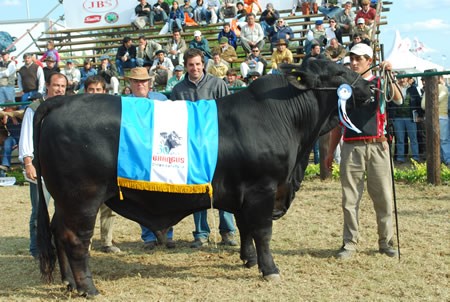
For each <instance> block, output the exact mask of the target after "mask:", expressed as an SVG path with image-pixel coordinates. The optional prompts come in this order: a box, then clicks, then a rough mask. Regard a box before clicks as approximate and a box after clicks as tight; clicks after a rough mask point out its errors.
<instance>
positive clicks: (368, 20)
mask: <svg viewBox="0 0 450 302" xmlns="http://www.w3.org/2000/svg"><path fill="white" fill-rule="evenodd" d="M376 16H377V11H376V9H374V8H372V7H370V0H362V1H361V9H360V10H359V11H357V12H356V16H355V23H356V24H358V22H359V19H360V18H362V19H364V23H365V24H366V25H367V26H370V27H373V25H374V23H375V18H376Z"/></svg>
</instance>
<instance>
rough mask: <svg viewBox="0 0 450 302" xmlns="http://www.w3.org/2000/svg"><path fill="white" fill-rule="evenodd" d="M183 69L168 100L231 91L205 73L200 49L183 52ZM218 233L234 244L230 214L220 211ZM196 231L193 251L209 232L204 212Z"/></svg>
mask: <svg viewBox="0 0 450 302" xmlns="http://www.w3.org/2000/svg"><path fill="white" fill-rule="evenodd" d="M184 66H185V68H186V70H187V75H186V76H185V77H184V80H183V81H181V82H180V83H178V84H177V85H175V87H174V88H173V89H172V93H171V94H170V99H171V100H191V101H194V102H195V101H197V100H202V99H205V100H211V99H218V98H220V97H224V96H226V95H228V94H229V93H230V92H229V90H228V88H227V85H226V84H225V82H224V81H223V80H221V79H218V78H216V77H214V76H212V75H210V74H207V73H206V74H205V73H204V69H205V60H204V55H203V52H202V51H201V50H199V49H188V50H187V51H186V52H185V53H184ZM219 217H220V224H219V230H220V235H221V236H222V244H226V245H232V246H234V245H237V242H236V240H235V239H234V233H235V231H236V229H235V227H234V223H233V215H232V214H231V213H228V212H225V211H222V210H219ZM194 223H195V232H194V233H193V235H194V239H195V240H194V242H193V243H192V245H191V247H192V248H199V247H202V246H204V245H207V244H208V241H209V234H210V229H209V226H208V220H207V211H206V210H203V211H200V212H197V213H194Z"/></svg>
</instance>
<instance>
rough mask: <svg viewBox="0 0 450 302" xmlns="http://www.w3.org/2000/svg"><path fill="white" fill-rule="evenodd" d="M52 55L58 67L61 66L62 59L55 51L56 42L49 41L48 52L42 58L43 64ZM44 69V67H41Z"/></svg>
mask: <svg viewBox="0 0 450 302" xmlns="http://www.w3.org/2000/svg"><path fill="white" fill-rule="evenodd" d="M49 55H52V56H53V57H54V58H55V62H56V65H58V64H59V62H60V61H61V59H60V57H59V52H58V51H57V50H56V49H55V42H53V41H48V42H47V50H46V51H45V52H44V54H43V55H42V58H41V60H40V61H41V62H45V59H46V58H47V57H48V56H49ZM41 67H42V66H41Z"/></svg>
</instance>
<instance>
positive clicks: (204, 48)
mask: <svg viewBox="0 0 450 302" xmlns="http://www.w3.org/2000/svg"><path fill="white" fill-rule="evenodd" d="M189 48H196V49H199V50H200V51H201V52H203V56H204V58H205V62H206V63H208V60H209V59H211V58H212V55H211V49H210V48H209V44H208V40H206V39H205V38H203V37H202V33H201V31H199V30H196V31H194V39H193V40H192V41H191V42H190V43H189ZM183 58H184V57H183Z"/></svg>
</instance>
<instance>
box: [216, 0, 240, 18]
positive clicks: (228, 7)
mask: <svg viewBox="0 0 450 302" xmlns="http://www.w3.org/2000/svg"><path fill="white" fill-rule="evenodd" d="M222 4H223V5H222V7H221V8H220V13H219V18H220V19H222V20H225V18H234V17H236V13H237V8H236V0H223V1H222Z"/></svg>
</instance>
